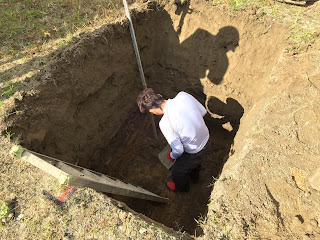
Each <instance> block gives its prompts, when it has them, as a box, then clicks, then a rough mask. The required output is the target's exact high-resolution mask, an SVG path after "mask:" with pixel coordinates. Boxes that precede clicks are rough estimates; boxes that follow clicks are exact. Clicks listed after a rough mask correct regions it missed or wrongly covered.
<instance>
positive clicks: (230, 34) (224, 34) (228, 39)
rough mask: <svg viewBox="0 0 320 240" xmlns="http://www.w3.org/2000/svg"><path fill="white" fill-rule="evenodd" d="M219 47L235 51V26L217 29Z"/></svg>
mask: <svg viewBox="0 0 320 240" xmlns="http://www.w3.org/2000/svg"><path fill="white" fill-rule="evenodd" d="M217 38H218V41H219V42H220V45H221V47H224V48H225V49H226V50H227V51H230V50H231V51H233V52H234V51H235V50H236V48H237V47H238V46H239V32H238V30H237V29H236V28H235V27H232V26H226V27H223V28H221V29H220V30H219V32H218V34H217Z"/></svg>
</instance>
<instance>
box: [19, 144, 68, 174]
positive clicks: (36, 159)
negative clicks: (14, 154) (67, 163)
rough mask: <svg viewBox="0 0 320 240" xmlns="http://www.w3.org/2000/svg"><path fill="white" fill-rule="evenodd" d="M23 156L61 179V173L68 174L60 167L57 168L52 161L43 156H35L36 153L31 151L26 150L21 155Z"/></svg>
mask: <svg viewBox="0 0 320 240" xmlns="http://www.w3.org/2000/svg"><path fill="white" fill-rule="evenodd" d="M21 158H22V159H23V160H25V161H27V162H28V163H30V164H32V165H33V166H35V167H37V168H39V169H41V170H42V171H44V172H45V173H47V174H49V175H51V176H53V177H55V178H57V179H59V177H60V176H61V174H66V173H65V172H64V171H62V170H61V169H59V168H56V167H55V166H53V165H51V164H50V163H48V162H46V161H44V160H42V159H41V158H39V157H37V156H35V155H34V154H32V153H30V152H29V151H27V150H26V151H24V152H23V153H22V155H21Z"/></svg>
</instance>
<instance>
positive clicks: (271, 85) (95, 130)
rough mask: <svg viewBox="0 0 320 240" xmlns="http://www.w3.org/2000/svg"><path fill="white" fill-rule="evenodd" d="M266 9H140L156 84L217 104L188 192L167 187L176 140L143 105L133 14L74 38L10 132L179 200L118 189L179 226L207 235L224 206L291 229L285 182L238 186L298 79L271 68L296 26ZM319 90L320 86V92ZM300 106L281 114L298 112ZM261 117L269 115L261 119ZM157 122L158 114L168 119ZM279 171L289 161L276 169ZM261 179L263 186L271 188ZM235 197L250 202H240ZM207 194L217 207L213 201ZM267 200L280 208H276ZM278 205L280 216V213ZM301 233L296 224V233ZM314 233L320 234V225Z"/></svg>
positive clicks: (147, 62) (28, 96)
mask: <svg viewBox="0 0 320 240" xmlns="http://www.w3.org/2000/svg"><path fill="white" fill-rule="evenodd" d="M256 11H257V9H252V10H250V11H247V12H230V11H228V10H226V9H224V8H217V7H209V5H208V4H207V3H203V2H191V5H188V4H186V5H184V6H180V7H177V6H176V5H168V6H166V7H165V8H163V7H160V6H158V5H156V4H152V3H148V4H145V5H144V6H143V7H142V6H141V5H140V6H137V8H135V10H134V11H133V12H132V18H133V24H134V27H135V30H136V35H137V42H138V45H139V48H140V54H141V58H142V63H143V67H144V70H145V75H146V80H147V83H148V86H149V87H152V88H153V89H154V90H155V91H156V92H159V93H161V94H162V95H163V96H164V97H166V98H173V97H174V96H175V95H176V94H177V93H178V92H179V91H186V92H189V93H190V94H192V95H193V96H195V97H196V98H197V99H198V100H199V101H201V102H202V103H203V104H204V105H205V106H206V108H207V110H208V112H209V113H208V116H206V117H205V120H206V123H207V125H208V127H209V131H210V136H211V142H212V149H211V151H210V152H209V154H208V155H207V156H206V158H205V160H204V162H203V165H202V169H201V172H200V181H199V183H197V184H191V189H190V192H188V193H173V192H170V191H169V190H167V189H166V187H165V182H166V181H167V180H170V177H171V173H170V171H168V170H166V169H165V167H164V166H162V165H161V163H160V161H159V160H158V158H157V155H158V153H159V152H160V151H161V150H162V149H163V148H164V147H165V145H166V141H165V139H164V138H163V136H161V132H160V130H159V129H157V131H158V134H159V135H160V139H159V140H155V139H154V138H153V133H152V128H151V125H150V120H149V117H148V116H147V115H143V114H141V113H139V112H138V109H137V106H136V104H135V97H136V96H137V94H138V93H139V92H140V90H141V88H142V87H141V83H140V77H139V72H138V69H137V64H136V59H135V56H134V51H133V47H132V42H131V39H130V34H129V29H128V23H127V22H126V21H124V20H121V21H118V22H116V23H114V24H111V25H105V26H103V27H102V28H101V29H99V30H97V31H95V32H93V33H91V34H86V35H84V36H82V37H81V38H80V39H75V40H74V43H73V44H72V45H71V46H68V47H66V48H64V49H62V50H60V51H58V52H56V53H54V54H53V55H52V56H51V58H50V59H51V60H50V62H49V63H48V65H47V67H46V68H45V69H44V70H43V71H42V72H41V73H40V74H39V75H38V76H37V78H36V81H33V82H32V83H33V85H32V87H31V86H30V88H32V89H33V90H32V91H25V92H24V95H23V98H22V100H21V101H17V102H16V109H15V110H17V111H22V112H23V113H22V114H19V115H12V116H10V117H9V118H8V119H7V123H8V125H9V126H10V127H9V130H10V131H11V132H12V133H15V136H19V137H20V138H21V141H22V142H21V144H22V146H24V147H26V148H27V149H30V150H33V151H37V152H39V153H42V154H45V155H48V156H51V157H55V158H58V159H61V160H64V161H67V162H70V163H73V164H78V165H80V166H82V167H86V168H89V169H92V170H95V171H98V172H101V173H104V174H107V175H110V176H112V177H115V178H118V179H121V180H124V181H127V182H130V183H132V184H136V185H139V186H141V187H143V188H145V189H147V190H149V191H151V192H154V193H155V194H158V195H161V196H163V197H167V198H169V203H168V204H158V203H153V202H149V201H144V200H139V199H132V198H128V197H122V196H111V195H110V196H111V197H112V198H115V199H117V200H119V201H121V202H124V203H125V204H127V205H128V206H129V207H130V208H131V209H133V210H135V211H137V212H139V213H142V214H144V215H146V216H148V217H150V218H151V219H154V220H155V221H157V222H160V223H163V224H165V225H166V226H168V227H170V228H174V229H175V230H180V231H187V232H188V233H190V234H192V235H195V236H199V235H203V232H202V231H203V229H204V230H205V234H207V235H205V236H209V235H210V234H208V231H210V230H208V229H206V228H205V227H204V228H203V229H201V228H200V227H198V224H197V223H196V221H195V220H194V219H198V218H199V217H200V216H208V217H210V218H211V219H214V216H216V215H217V216H219V218H220V217H221V215H223V216H224V217H222V218H223V219H224V221H225V222H226V223H230V226H232V224H233V223H234V222H238V223H239V222H245V223H251V222H253V223H257V222H259V221H260V225H259V224H257V225H255V228H258V229H260V231H259V234H260V235H261V236H267V237H271V238H272V237H274V236H275V235H276V234H277V233H276V230H274V231H270V232H271V234H270V233H267V232H266V231H267V229H268V228H269V227H268V226H266V225H265V222H266V219H268V218H269V219H272V220H271V223H270V226H272V227H273V229H277V230H279V229H280V230H279V231H281V234H282V235H281V236H286V231H287V230H288V229H289V227H287V225H286V224H287V223H283V222H286V221H289V220H287V219H285V218H283V216H284V215H286V214H288V211H286V210H283V209H280V210H279V202H281V201H282V200H280V199H279V198H276V197H274V196H273V194H275V193H274V191H275V190H274V189H276V188H277V184H276V183H272V184H264V182H263V181H262V180H261V183H259V184H261V186H259V187H255V188H254V189H255V190H252V191H251V193H252V196H251V195H250V196H249V197H248V195H245V197H243V198H242V199H239V194H240V193H239V191H240V190H239V189H244V187H245V186H247V185H248V184H249V183H246V180H247V179H250V183H251V182H252V184H253V183H254V181H255V179H252V178H253V177H250V176H251V175H252V176H256V175H255V173H256V171H258V169H261V167H262V166H261V163H259V162H258V163H256V162H254V161H253V160H252V159H255V158H254V157H253V156H254V154H258V155H259V153H260V152H261V150H259V149H256V150H255V151H253V150H252V148H250V147H253V146H255V147H256V148H258V147H259V146H260V145H261V146H262V145H263V144H266V146H267V143H265V141H264V140H263V138H264V137H265V138H271V135H268V136H264V135H263V134H260V135H259V128H257V127H256V126H264V125H266V126H267V125H268V124H267V123H269V122H273V123H274V126H273V127H274V128H273V129H276V127H277V126H280V125H281V124H282V123H278V124H279V125H277V124H276V122H277V120H275V119H274V118H271V119H269V118H267V117H266V118H265V119H264V118H263V117H261V116H262V115H261V114H265V113H268V111H269V112H271V113H272V112H273V111H277V110H276V109H282V110H281V111H284V109H283V108H282V106H280V105H279V106H278V107H279V108H276V107H273V108H271V107H269V106H271V105H270V104H272V103H273V101H275V100H273V97H274V96H276V98H277V96H280V95H281V94H280V93H281V91H282V90H283V89H286V87H287V86H288V84H289V82H282V81H278V80H276V77H273V78H270V76H278V75H277V74H276V73H278V72H281V71H282V70H285V67H288V66H289V65H290V64H287V65H281V64H279V62H281V59H283V58H284V48H285V46H286V44H288V43H287V42H286V34H287V30H286V29H285V28H284V27H282V26H281V25H278V24H277V23H276V22H275V21H273V20H272V19H268V18H264V19H263V21H261V20H260V18H259V16H257V15H256ZM302 64H303V63H302ZM305 64H307V63H305ZM303 66H305V65H303ZM303 66H301V67H303ZM270 79H271V80H270ZM34 84H36V88H35V86H34ZM30 85H31V84H30ZM277 85H278V86H277ZM277 88H278V89H279V90H277V91H275V90H274V89H277ZM292 88H294V86H292ZM34 89H36V91H34ZM295 91H296V90H295ZM297 91H298V90H297ZM315 92H316V93H315ZM276 94H280V95H276ZM315 95H317V96H318V95H319V93H318V90H317V91H316V90H314V92H313V96H315ZM280 98H281V97H280ZM289 98H290V94H289ZM288 101H289V100H288ZM290 109H291V108H287V110H286V111H284V112H281V111H280V112H279V114H288V113H289V112H290V111H291V110H290ZM263 111H265V112H263ZM271 113H270V116H271ZM310 114H311V113H310ZM263 116H265V115H263ZM280 117H281V116H279V119H280ZM301 117H303V116H301ZM258 119H260V120H261V119H264V121H263V122H259V123H258V125H257V123H256V121H258ZM155 120H156V123H158V122H159V120H160V119H159V118H158V117H156V118H155ZM261 121H262V120H261ZM274 131H275V130H274ZM250 134H251V135H255V134H258V136H256V137H257V139H258V138H259V139H258V140H257V141H253V140H252V141H251V142H248V141H249V140H248V139H250V138H249V137H248V136H251V135H250ZM274 134H277V132H274ZM302 136H303V135H302ZM274 139H276V137H275V138H274ZM268 141H269V140H268ZM306 141H308V140H306ZM270 142H272V143H273V144H276V145H277V144H278V142H277V141H271V140H270ZM268 149H269V148H268ZM251 150H252V151H251ZM269 151H271V150H270V149H269ZM279 151H280V152H281V151H284V150H279ZM271 152H274V151H271ZM271 152H269V153H270V154H272V156H276V154H275V153H271ZM261 154H262V152H261ZM266 154H267V152H266ZM262 158H263V159H266V158H265V156H263V157H262ZM246 161H248V162H250V163H251V164H252V165H248V164H246ZM226 162H227V163H226ZM225 163H226V165H225ZM244 166H245V167H244ZM263 166H264V167H265V168H267V167H266V166H271V165H268V163H266V165H263ZM272 166H273V165H272ZM312 167H313V165H312ZM312 167H310V168H308V169H309V170H310V169H311V168H312ZM300 168H301V167H300ZM225 169H226V170H225ZM230 169H231V170H230ZM268 169H269V168H268ZM278 170H279V171H281V169H277V170H275V171H278ZM309 170H308V171H309ZM261 171H263V170H261ZM269 171H270V172H272V170H270V169H269ZM270 172H268V173H270ZM270 174H271V173H270ZM220 175H221V176H222V177H220ZM290 176H291V175H290ZM217 178H219V180H218V182H217V183H216V184H214V182H215V180H216V179H217ZM266 178H268V177H266ZM288 181H289V182H290V181H291V180H288ZM253 185H254V184H253ZM213 186H214V188H213ZM259 189H260V190H261V189H263V190H261V191H262V193H260V192H259ZM212 191H213V192H212ZM243 191H247V190H246V189H244V190H243ZM255 194H256V196H257V197H256V198H258V199H256V198H255ZM240 195H241V194H240ZM251 197H252V199H255V202H254V203H252V202H251V200H250V198H251ZM259 198H261V199H262V200H261V199H260V200H259ZM267 198H269V200H266V199H267ZM285 198H286V194H284V195H283V196H282V198H281V199H283V201H285ZM270 199H271V200H270ZM233 201H234V202H237V204H239V205H237V206H241V207H240V208H239V209H238V210H237V211H236V210H235V209H236V208H237V206H236V205H235V204H232V202H233ZM239 201H242V202H241V204H240V203H239ZM263 202H265V204H266V205H265V206H263V204H264V203H263ZM208 203H215V204H214V205H215V206H214V207H213V208H212V207H208ZM252 204H253V205H254V204H256V205H254V206H256V208H253V207H252ZM268 204H270V206H271V205H272V204H273V205H272V206H273V207H270V209H269V207H268V206H269V205H268ZM261 205H262V206H261ZM281 206H282V205H281ZM265 209H269V210H270V213H268V214H267V215H266V216H267V217H265V218H264V217H262V216H261V215H263V213H262V212H263V211H264V210H265ZM241 211H243V212H245V214H243V215H244V216H243V221H242V220H241V219H240V220H239V218H240V216H241ZM281 211H283V212H282V213H281ZM235 213H237V215H235V216H233V215H234V214H235ZM258 213H259V214H258ZM215 214H216V215H215ZM274 214H277V215H278V218H276V219H273V218H272V217H270V215H274ZM292 214H298V213H296V212H295V211H293V212H292ZM288 218H289V217H288ZM310 218H312V217H310ZM234 219H235V220H234ZM279 219H280V220H279ZM281 219H282V220H281ZM312 219H313V218H312ZM233 221H234V222H233ZM279 221H280V225H279ZM272 224H275V225H272ZM240 225H241V224H240ZM240 225H239V224H238V227H234V230H233V231H234V232H235V233H236V234H235V235H236V236H242V237H243V236H245V235H246V236H247V235H248V230H247V231H244V230H243V229H244V227H243V226H240ZM244 226H247V225H245V224H244ZM230 228H232V227H230ZM246 229H248V228H246ZM295 231H296V230H295V229H292V228H291V227H290V232H291V233H290V234H294V232H295ZM299 231H300V230H299ZM312 234H313V235H314V236H316V230H314V232H313V233H312Z"/></svg>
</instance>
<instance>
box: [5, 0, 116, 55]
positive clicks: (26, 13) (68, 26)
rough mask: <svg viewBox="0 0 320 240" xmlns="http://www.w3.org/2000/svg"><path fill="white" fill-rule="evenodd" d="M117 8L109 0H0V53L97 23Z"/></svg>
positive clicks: (13, 53)
mask: <svg viewBox="0 0 320 240" xmlns="http://www.w3.org/2000/svg"><path fill="white" fill-rule="evenodd" d="M120 8H122V5H121V1H113V0H105V1H104V0H90V1H87V0H55V1H53V0H41V1H40V0H0V29H1V31H0V57H1V58H3V57H4V56H8V55H9V56H15V55H16V54H17V53H18V52H19V51H21V50H24V49H26V48H28V47H34V46H39V45H42V44H44V43H45V42H47V41H48V40H49V39H56V38H63V37H65V36H66V35H67V34H69V33H74V32H76V31H78V30H79V29H81V28H84V27H86V26H87V25H92V24H99V23H101V22H103V21H104V20H105V19H107V20H108V18H112V17H113V15H115V14H117V13H118V11H117V10H119V9H120Z"/></svg>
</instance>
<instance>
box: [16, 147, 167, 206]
mask: <svg viewBox="0 0 320 240" xmlns="http://www.w3.org/2000/svg"><path fill="white" fill-rule="evenodd" d="M21 158H22V159H23V160H25V161H27V162H29V163H30V164H32V165H33V166H35V167H37V168H39V169H41V170H42V171H44V172H45V173H47V174H49V175H51V176H53V177H54V178H56V179H59V182H60V183H61V184H64V185H69V186H75V187H89V188H92V189H95V190H97V191H100V192H104V193H112V194H117V195H122V196H128V197H134V198H140V199H145V200H150V201H155V202H161V203H167V202H168V201H169V199H168V198H164V197H161V196H158V195H156V194H154V193H152V192H149V191H147V190H145V189H143V188H141V187H139V186H135V185H132V184H130V183H125V182H122V181H120V180H117V179H113V178H111V177H108V176H106V175H104V174H102V173H97V172H94V171H92V170H89V169H86V168H82V167H80V166H75V165H72V164H70V163H66V162H63V161H61V160H58V159H55V158H51V157H48V156H46V155H42V154H40V153H36V152H32V151H30V150H27V149H24V151H23V152H22V154H21Z"/></svg>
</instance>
